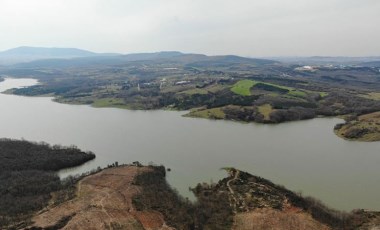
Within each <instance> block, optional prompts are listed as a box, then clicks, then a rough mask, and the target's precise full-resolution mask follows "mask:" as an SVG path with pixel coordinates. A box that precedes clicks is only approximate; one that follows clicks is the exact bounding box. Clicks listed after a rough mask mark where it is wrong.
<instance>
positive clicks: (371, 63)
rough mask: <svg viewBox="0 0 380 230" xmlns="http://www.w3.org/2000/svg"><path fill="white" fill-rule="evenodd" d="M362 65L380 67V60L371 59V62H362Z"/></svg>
mask: <svg viewBox="0 0 380 230" xmlns="http://www.w3.org/2000/svg"><path fill="white" fill-rule="evenodd" d="M360 65H361V66H366V67H380V60H379V61H371V62H362V63H360Z"/></svg>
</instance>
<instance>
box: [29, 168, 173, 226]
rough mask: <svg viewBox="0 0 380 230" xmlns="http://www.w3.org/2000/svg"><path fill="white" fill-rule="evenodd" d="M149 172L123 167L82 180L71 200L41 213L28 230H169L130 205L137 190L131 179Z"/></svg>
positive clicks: (149, 213) (154, 214) (151, 213)
mask: <svg viewBox="0 0 380 230" xmlns="http://www.w3.org/2000/svg"><path fill="white" fill-rule="evenodd" d="M149 170H152V169H151V168H149V167H135V166H123V167H117V168H109V169H105V170H103V171H101V172H99V173H96V174H94V175H91V176H88V177H85V178H84V179H82V180H81V181H79V183H78V185H77V196H76V197H75V198H74V199H72V200H69V201H67V202H65V203H62V204H60V205H58V206H55V207H48V208H46V210H43V211H41V212H40V213H39V214H38V215H36V216H35V217H34V218H32V221H33V222H34V223H33V225H32V226H30V227H36V228H44V229H45V228H48V227H50V228H52V229H55V228H59V229H171V228H169V227H167V226H166V224H165V222H164V217H163V215H162V214H161V213H159V212H155V211H137V210H135V208H134V206H133V204H132V198H133V197H134V196H135V195H137V194H138V193H139V192H140V187H139V186H136V185H133V181H134V178H135V176H137V175H139V174H140V173H144V172H149ZM60 224H61V225H60ZM62 225H63V227H61V226H62ZM57 226H60V227H57Z"/></svg>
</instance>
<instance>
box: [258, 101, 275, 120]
mask: <svg viewBox="0 0 380 230" xmlns="http://www.w3.org/2000/svg"><path fill="white" fill-rule="evenodd" d="M258 110H259V113H261V114H262V115H263V116H264V120H269V115H270V114H271V112H272V111H273V108H272V106H271V105H269V104H265V105H260V106H259V107H258Z"/></svg>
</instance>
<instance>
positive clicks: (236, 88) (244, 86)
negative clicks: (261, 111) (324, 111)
mask: <svg viewBox="0 0 380 230" xmlns="http://www.w3.org/2000/svg"><path fill="white" fill-rule="evenodd" d="M257 84H261V85H266V86H270V87H273V88H275V89H276V88H277V89H279V90H282V91H285V92H286V91H287V93H286V94H287V95H289V96H292V97H301V98H303V97H306V95H307V94H306V92H304V91H301V90H297V89H295V88H292V87H287V86H282V85H276V84H272V83H266V82H261V81H253V80H241V81H238V82H236V83H235V84H234V85H233V86H232V88H231V91H232V92H234V93H236V94H239V95H242V96H250V95H251V88H252V87H254V86H255V85H257Z"/></svg>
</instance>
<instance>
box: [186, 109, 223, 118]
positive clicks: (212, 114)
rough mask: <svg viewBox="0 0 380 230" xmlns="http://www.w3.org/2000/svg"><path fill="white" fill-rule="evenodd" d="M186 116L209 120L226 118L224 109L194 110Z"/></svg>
mask: <svg viewBox="0 0 380 230" xmlns="http://www.w3.org/2000/svg"><path fill="white" fill-rule="evenodd" d="M185 116H187V117H199V118H208V119H225V118H226V114H225V113H224V111H223V110H222V108H212V109H200V110H194V111H191V112H190V113H188V114H186V115H185Z"/></svg>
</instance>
